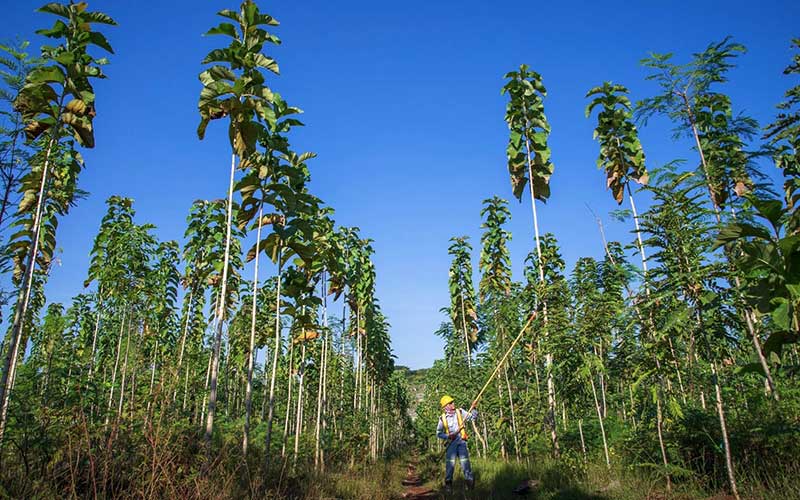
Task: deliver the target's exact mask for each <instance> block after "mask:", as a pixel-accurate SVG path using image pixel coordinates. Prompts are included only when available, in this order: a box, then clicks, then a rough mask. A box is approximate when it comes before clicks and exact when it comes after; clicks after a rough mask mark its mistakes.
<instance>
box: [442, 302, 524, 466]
mask: <svg viewBox="0 0 800 500" xmlns="http://www.w3.org/2000/svg"><path fill="white" fill-rule="evenodd" d="M535 317H536V311H534V312H533V314H531V316H530V318H528V321H527V322H526V323H525V326H523V327H522V330H520V331H519V334H517V338H515V339H514V341H513V342H511V345H510V346H509V348H508V350H507V351H506V353H505V354H504V355H503V357H502V358H501V359H500V362H498V363H497V366H496V367H495V368H494V371H493V372H492V374H491V375H490V376H489V379H488V380H486V383H485V384H483V387H482V388H481V390H480V392H478V395H477V396H475V399H474V400H473V401H472V404H471V405H470V407H469V410H467V413H469V412H471V411H472V410H474V409H475V407H476V406H478V401H480V399H481V396H483V393H484V392H485V391H486V388H487V387H489V384H490V383H491V382H492V380H494V377H495V376H496V375H497V373H498V372H499V371H500V368H501V367H502V366H503V363H505V362H506V359H507V358H508V356H509V355H510V354H511V351H512V350H513V349H514V346H516V345H517V342H519V339H521V338H522V334H523V333H525V330H527V329H528V327H529V326H530V324H531V322H532V321H533V319H534V318H535ZM463 428H464V425H463V424H462V425H461V427H459V428H458V430H456V432H455V434H458V433H459V432H461V430H462V429H463ZM454 442H455V441H450V443H448V445H447V447H445V450H444V451H445V454H447V450H448V449H450V446H451V445H452V444H453V443H454Z"/></svg>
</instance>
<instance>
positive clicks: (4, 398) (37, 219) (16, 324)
mask: <svg viewBox="0 0 800 500" xmlns="http://www.w3.org/2000/svg"><path fill="white" fill-rule="evenodd" d="M65 95H66V90H64V91H62V94H61V97H60V99H59V104H58V116H57V117H56V121H55V124H54V126H53V128H52V130H53V132H52V134H51V136H50V142H49V143H48V145H47V151H46V153H45V157H44V164H43V165H42V180H41V182H40V183H39V195H38V198H37V201H36V211H35V214H34V218H33V224H32V225H31V235H32V237H31V244H30V249H29V250H28V255H27V257H26V264H25V274H24V276H23V279H22V285H21V286H20V289H19V292H18V294H17V302H16V305H15V307H14V320H13V322H12V327H11V336H10V337H11V343H10V344H9V346H8V352H7V353H6V361H5V367H4V369H3V376H2V378H0V447H2V444H3V436H4V433H5V428H6V420H7V418H8V402H9V400H10V397H11V390H12V388H13V385H14V379H15V377H16V371H17V358H18V354H19V350H20V349H19V345H20V341H21V340H22V330H23V328H24V325H25V318H26V317H27V316H28V305H29V303H30V298H31V288H32V287H33V274H34V270H35V268H36V256H37V255H38V253H39V240H40V239H41V229H42V217H43V210H44V198H45V190H46V187H47V183H48V180H49V178H48V173H49V169H50V155H51V153H52V151H53V147H55V144H56V139H57V137H58V133H59V129H60V128H61V112H62V110H63V104H64V96H65ZM22 353H23V354H24V353H25V346H23V349H22Z"/></svg>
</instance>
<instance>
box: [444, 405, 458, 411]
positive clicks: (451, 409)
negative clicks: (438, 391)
mask: <svg viewBox="0 0 800 500" xmlns="http://www.w3.org/2000/svg"><path fill="white" fill-rule="evenodd" d="M444 409H445V410H449V411H453V410H455V409H456V404H455V403H447V404H446V405H444Z"/></svg>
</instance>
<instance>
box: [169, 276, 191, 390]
mask: <svg viewBox="0 0 800 500" xmlns="http://www.w3.org/2000/svg"><path fill="white" fill-rule="evenodd" d="M193 299H194V286H191V287H190V288H189V298H188V300H187V301H186V304H187V306H186V318H185V320H184V323H183V333H182V334H181V348H180V351H179V352H178V366H177V367H176V368H175V373H177V374H180V372H181V365H182V364H183V354H184V352H185V349H186V336H187V335H188V333H189V318H191V316H192V300H193ZM177 397H178V388H177V386H176V387H175V392H174V393H173V394H172V401H173V402H174V401H175V399H176V398H177Z"/></svg>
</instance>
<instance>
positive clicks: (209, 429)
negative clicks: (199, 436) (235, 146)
mask: <svg viewBox="0 0 800 500" xmlns="http://www.w3.org/2000/svg"><path fill="white" fill-rule="evenodd" d="M235 171H236V154H235V153H232V154H231V174H230V181H229V182H228V205H227V216H226V223H225V255H224V257H223V259H222V284H221V286H220V288H221V291H220V295H219V303H218V304H217V311H216V330H217V331H216V335H215V336H214V351H213V353H212V359H213V361H212V363H211V389H210V392H209V394H208V415H207V416H206V433H205V441H206V452H207V453H208V454H209V456H210V454H211V435H212V433H213V431H214V416H215V415H216V411H217V377H218V375H219V352H220V346H221V344H222V327H223V324H224V323H225V308H226V306H227V300H226V298H227V292H228V264H229V263H230V254H231V219H232V218H233V178H234V172H235Z"/></svg>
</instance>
